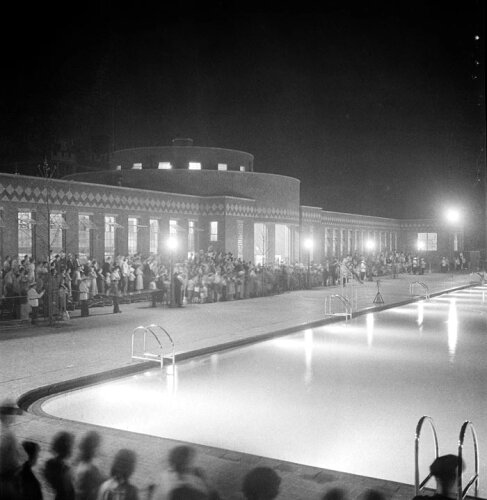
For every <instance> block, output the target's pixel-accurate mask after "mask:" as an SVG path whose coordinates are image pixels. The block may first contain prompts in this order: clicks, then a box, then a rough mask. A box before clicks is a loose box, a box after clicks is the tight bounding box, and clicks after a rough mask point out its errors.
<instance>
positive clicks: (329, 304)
mask: <svg viewBox="0 0 487 500" xmlns="http://www.w3.org/2000/svg"><path fill="white" fill-rule="evenodd" d="M334 299H336V300H334ZM337 301H338V302H337ZM334 304H341V305H342V309H344V311H343V310H342V311H339V312H333V310H334V309H335V308H334V307H333V305H334ZM352 309H353V307H352V303H351V302H350V300H349V299H348V297H345V296H344V295H340V294H339V293H335V294H333V295H329V296H328V297H325V315H326V316H344V317H345V321H348V319H352V313H353V310H352Z"/></svg>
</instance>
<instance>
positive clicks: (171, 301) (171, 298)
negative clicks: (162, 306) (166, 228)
mask: <svg viewBox="0 0 487 500" xmlns="http://www.w3.org/2000/svg"><path fill="white" fill-rule="evenodd" d="M172 254H173V250H172V248H171V249H170V250H169V307H174V305H175V304H174V285H173V276H172V275H173V262H172V261H173V255H172Z"/></svg>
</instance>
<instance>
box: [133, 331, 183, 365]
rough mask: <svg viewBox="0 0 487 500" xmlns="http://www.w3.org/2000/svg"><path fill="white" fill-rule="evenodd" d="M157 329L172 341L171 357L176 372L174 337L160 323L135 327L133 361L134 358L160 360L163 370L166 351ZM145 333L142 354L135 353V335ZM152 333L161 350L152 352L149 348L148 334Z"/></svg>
mask: <svg viewBox="0 0 487 500" xmlns="http://www.w3.org/2000/svg"><path fill="white" fill-rule="evenodd" d="M157 331H159V332H162V333H164V334H165V336H166V337H167V338H168V339H169V342H170V343H171V348H172V350H171V358H172V373H174V364H175V354H174V352H175V349H174V341H173V339H172V337H171V336H170V335H169V333H168V332H167V331H166V330H165V329H164V328H163V327H162V326H160V325H149V326H138V327H137V328H135V329H134V331H133V332H132V361H133V360H134V359H140V360H144V361H159V362H160V364H161V370H162V369H163V367H164V357H165V356H164V352H163V349H164V348H163V346H162V343H161V341H160V339H159V336H158V335H157V333H156V332H157ZM139 333H142V334H143V351H142V354H136V353H135V337H136V336H137V335H138V334H139ZM148 334H149V335H151V336H152V337H153V338H154V339H155V340H156V342H157V346H158V350H159V352H157V353H154V352H150V351H149V350H148V342H147V335H148Z"/></svg>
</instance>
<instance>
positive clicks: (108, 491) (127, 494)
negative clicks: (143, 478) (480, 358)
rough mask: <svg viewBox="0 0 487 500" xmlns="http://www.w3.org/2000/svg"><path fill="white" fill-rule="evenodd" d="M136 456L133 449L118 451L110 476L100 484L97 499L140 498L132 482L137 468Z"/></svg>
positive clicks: (124, 499) (128, 499) (135, 499)
mask: <svg viewBox="0 0 487 500" xmlns="http://www.w3.org/2000/svg"><path fill="white" fill-rule="evenodd" d="M136 458H137V457H136V455H135V453H134V452H133V451H132V450H127V449H121V450H119V451H118V452H117V454H116V455H115V458H114V459H113V463H112V468H111V470H110V478H109V479H107V480H106V481H105V482H104V483H103V484H102V485H101V486H100V490H99V492H98V497H97V500H112V499H115V498H120V499H122V498H123V500H138V498H139V494H138V492H137V488H136V487H135V486H134V485H133V484H131V483H130V477H131V476H132V474H133V473H134V470H135V463H136Z"/></svg>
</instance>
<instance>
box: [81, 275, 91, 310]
mask: <svg viewBox="0 0 487 500" xmlns="http://www.w3.org/2000/svg"><path fill="white" fill-rule="evenodd" d="M89 281H91V278H90V277H89V276H85V275H84V274H81V281H80V283H79V302H80V305H81V316H83V317H85V316H89V315H90V309H89V307H88V293H89V291H90V287H89Z"/></svg>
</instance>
